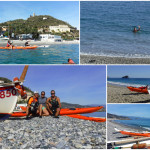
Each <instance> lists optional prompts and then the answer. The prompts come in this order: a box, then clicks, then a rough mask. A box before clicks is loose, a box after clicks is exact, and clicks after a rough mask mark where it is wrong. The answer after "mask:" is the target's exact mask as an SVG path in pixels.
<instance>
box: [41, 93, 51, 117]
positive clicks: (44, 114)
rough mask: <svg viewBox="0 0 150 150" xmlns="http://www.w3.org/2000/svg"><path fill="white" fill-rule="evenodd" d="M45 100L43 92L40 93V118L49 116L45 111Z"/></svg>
mask: <svg viewBox="0 0 150 150" xmlns="http://www.w3.org/2000/svg"><path fill="white" fill-rule="evenodd" d="M46 100H47V97H45V92H44V91H42V92H41V97H39V115H40V116H41V117H42V116H49V112H48V111H47V109H46Z"/></svg>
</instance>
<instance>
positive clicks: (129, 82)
mask: <svg viewBox="0 0 150 150" xmlns="http://www.w3.org/2000/svg"><path fill="white" fill-rule="evenodd" d="M107 83H109V84H112V85H118V86H125V87H126V86H135V87H139V86H146V85H149V86H150V78H108V79H107Z"/></svg>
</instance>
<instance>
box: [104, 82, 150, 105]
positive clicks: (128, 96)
mask: <svg viewBox="0 0 150 150" xmlns="http://www.w3.org/2000/svg"><path fill="white" fill-rule="evenodd" d="M107 103H150V95H149V94H144V93H138V92H133V91H130V90H129V89H128V88H127V87H123V86H118V85H112V84H109V83H108V84H107Z"/></svg>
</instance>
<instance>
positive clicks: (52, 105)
mask: <svg viewBox="0 0 150 150" xmlns="http://www.w3.org/2000/svg"><path fill="white" fill-rule="evenodd" d="M46 106H47V109H48V111H49V113H50V114H51V115H53V116H54V118H59V117H58V116H59V113H60V109H61V103H60V98H59V97H57V96H55V91H54V90H51V97H49V98H48V99H47V101H46Z"/></svg>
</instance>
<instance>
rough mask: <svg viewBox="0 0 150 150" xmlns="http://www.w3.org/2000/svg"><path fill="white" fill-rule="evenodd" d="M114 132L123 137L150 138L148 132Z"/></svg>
mask: <svg viewBox="0 0 150 150" xmlns="http://www.w3.org/2000/svg"><path fill="white" fill-rule="evenodd" d="M115 130H116V131H118V132H120V133H121V134H124V135H129V136H144V137H150V132H141V133H140V132H131V131H124V130H118V129H115Z"/></svg>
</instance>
